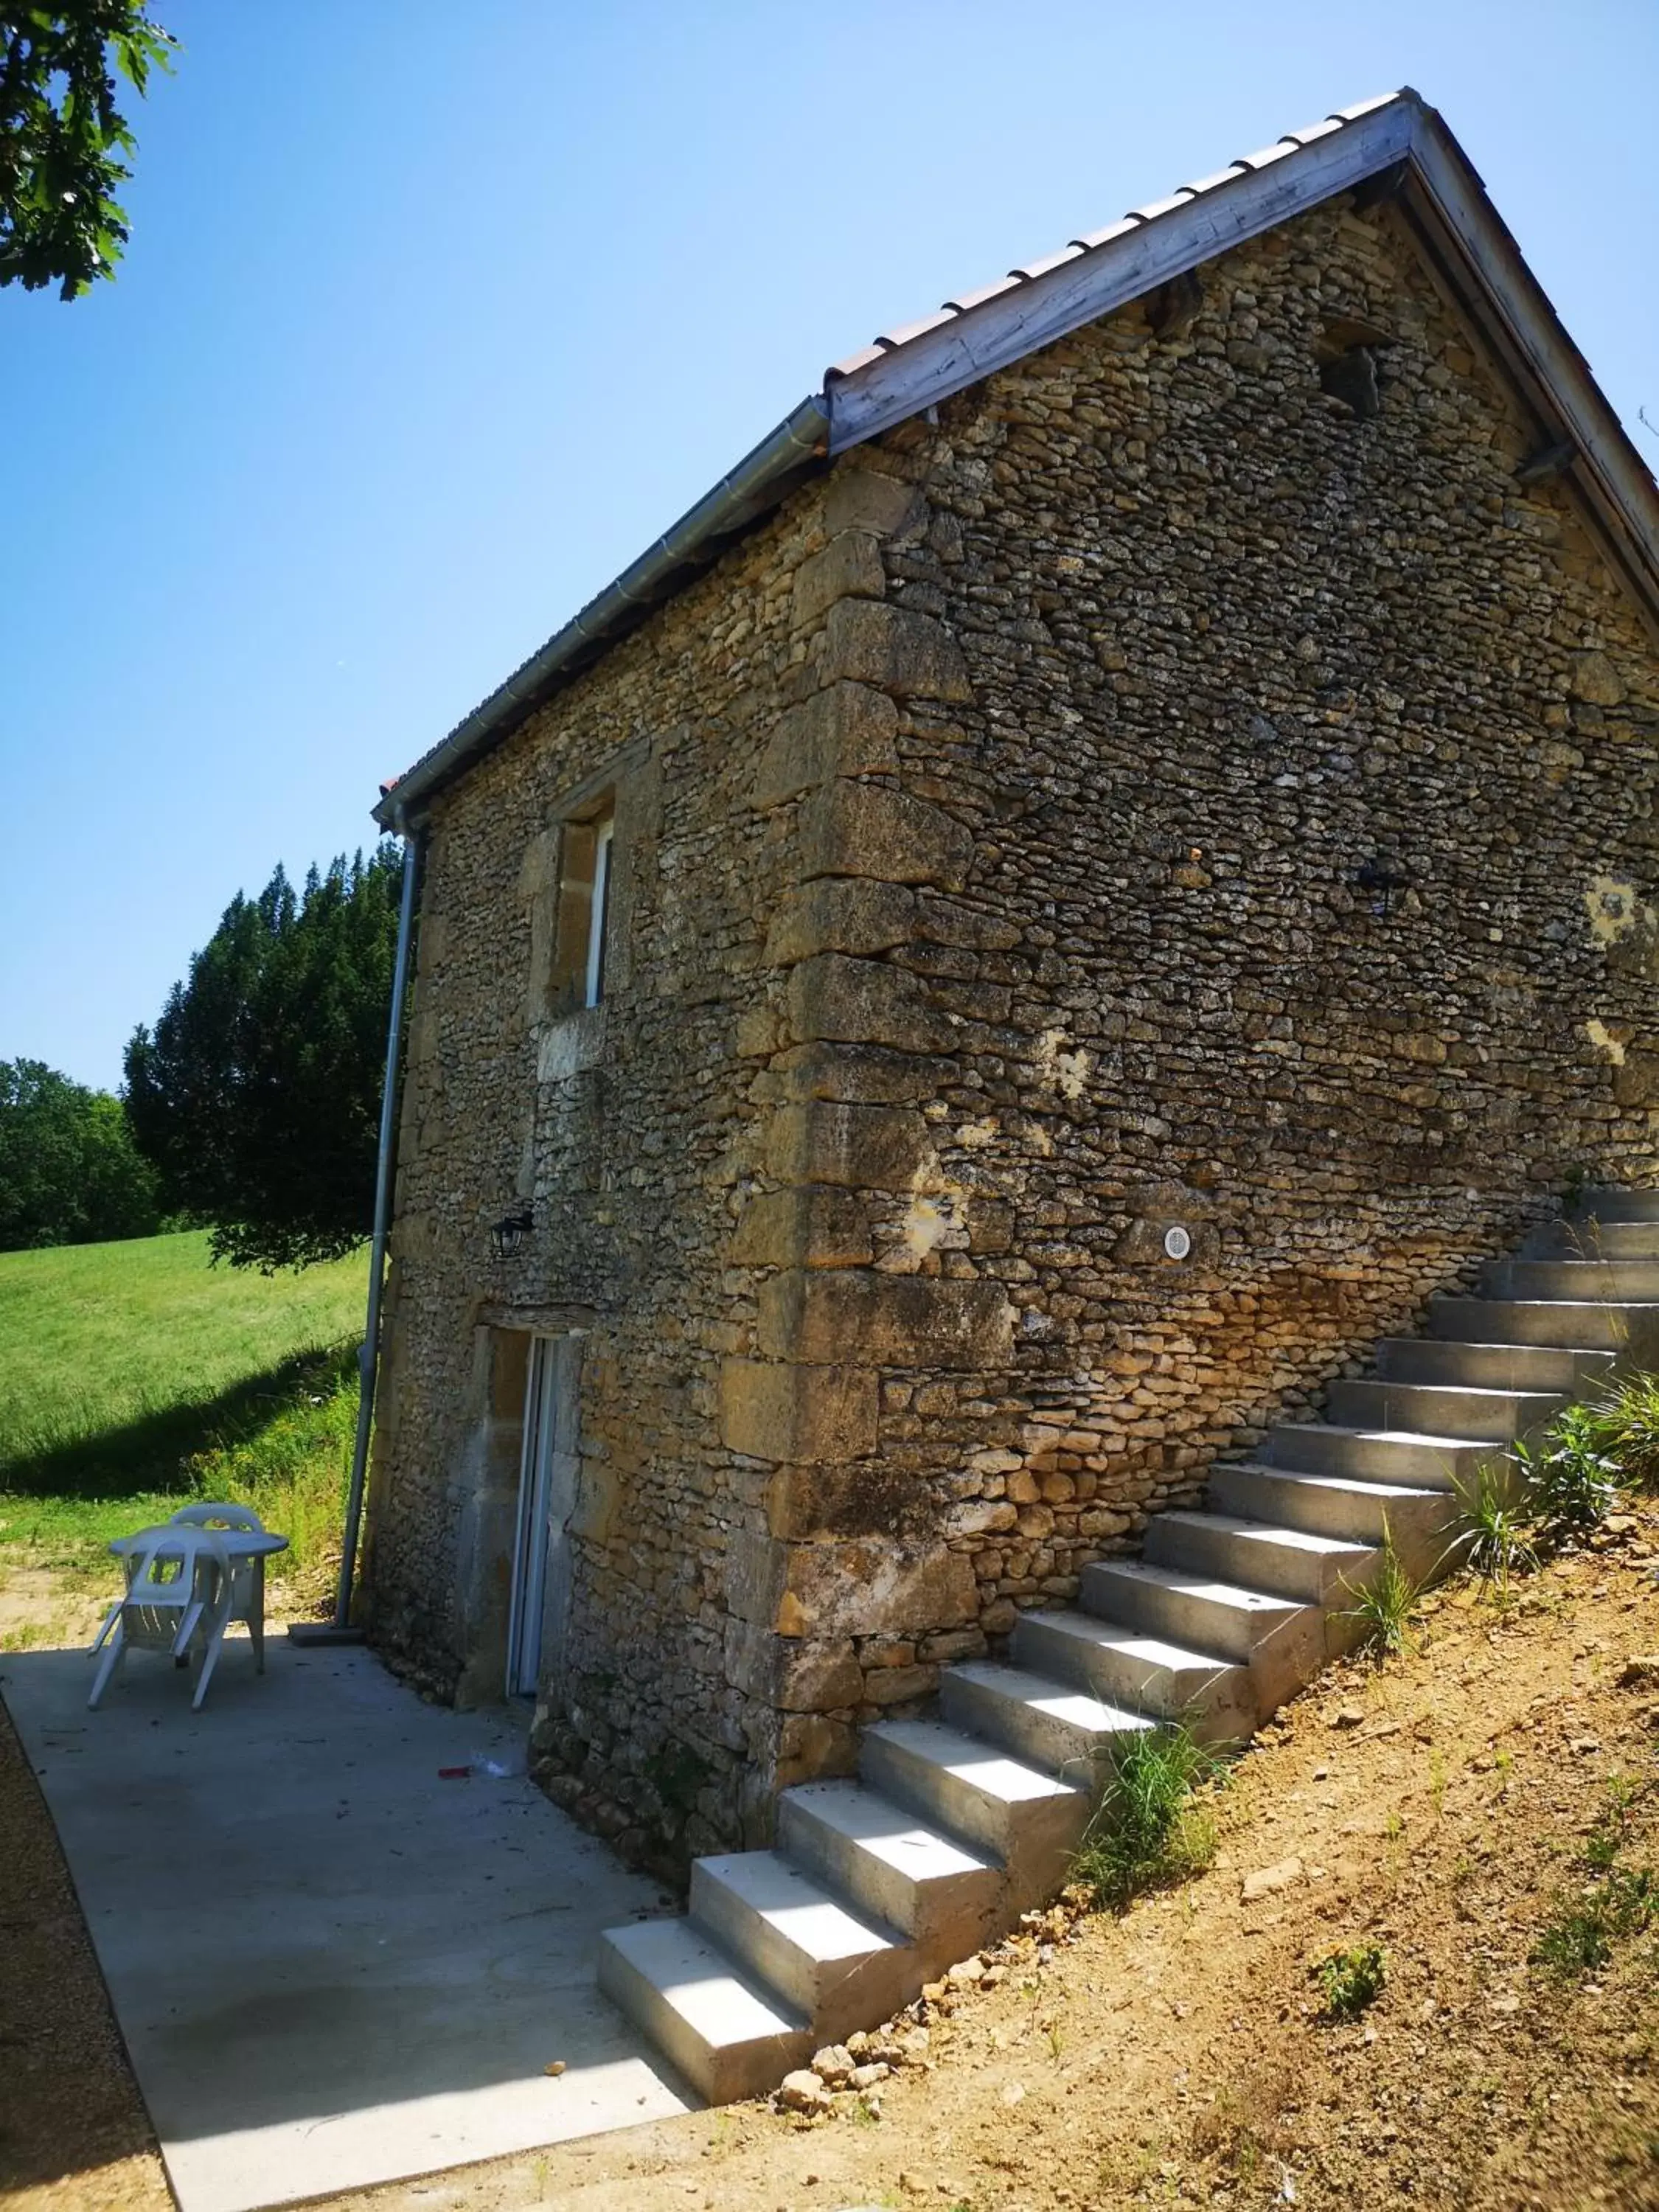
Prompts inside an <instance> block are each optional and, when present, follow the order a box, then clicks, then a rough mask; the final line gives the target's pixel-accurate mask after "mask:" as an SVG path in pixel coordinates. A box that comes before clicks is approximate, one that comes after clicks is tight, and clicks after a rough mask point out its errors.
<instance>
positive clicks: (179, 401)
mask: <svg viewBox="0 0 1659 2212" xmlns="http://www.w3.org/2000/svg"><path fill="white" fill-rule="evenodd" d="M152 4H153V5H155V7H156V9H157V12H158V13H159V14H160V15H161V18H162V20H163V21H166V22H167V24H168V25H169V27H171V28H173V30H175V31H176V32H177V33H179V36H180V37H181V38H182V39H183V40H184V42H185V53H184V55H183V57H182V58H181V59H180V61H179V67H178V72H177V75H176V76H175V77H174V78H173V79H172V80H171V81H164V82H161V83H160V84H159V85H157V86H156V88H155V90H154V92H153V93H152V95H151V98H150V100H149V102H148V104H147V106H144V107H143V108H142V109H140V110H139V111H138V112H137V116H136V118H135V119H136V122H137V130H138V133H139V153H138V160H137V174H136V177H135V179H134V182H133V184H132V185H131V188H130V191H129V193H128V204H129V209H130V212H131V218H132V224H133V233H134V235H133V243H132V245H131V248H130V250H129V252H128V256H127V258H126V260H125V264H123V267H122V270H121V273H120V276H119V280H118V283H116V284H114V285H113V286H102V287H100V288H99V289H98V290H97V292H96V293H95V294H94V295H91V296H89V297H88V298H86V299H84V300H82V301H79V302H77V303H76V304H74V305H72V306H62V305H60V304H59V303H58V301H57V299H56V296H55V295H52V294H46V293H35V294H24V293H21V292H20V291H18V290H17V289H15V288H13V289H9V290H8V291H6V292H3V293H0V406H3V419H4V421H5V422H6V425H7V436H6V440H5V464H4V473H3V478H0V482H3V487H4V489H3V507H0V514H3V522H4V526H3V528H0V635H3V649H0V773H3V784H0V790H3V794H4V796H3V811H0V823H3V837H0V945H3V946H4V948H5V951H4V956H3V959H0V1059H3V1058H11V1057H14V1056H15V1055H18V1054H28V1055H31V1056H34V1057H38V1058H40V1059H44V1060H49V1061H51V1062H52V1064H53V1065H55V1066H59V1067H62V1068H64V1070H65V1071H66V1072H67V1073H70V1074H71V1075H73V1076H75V1077H76V1078H78V1079H81V1080H82V1081H84V1082H93V1083H102V1084H111V1085H112V1084H114V1083H116V1082H117V1081H118V1079H119V1072H120V1054H121V1048H122V1045H123V1043H124V1042H125V1038H126V1036H128V1034H129V1033H130V1031H131V1029H132V1028H133V1026H134V1024H136V1023H137V1022H139V1021H141V1020H149V1019H153V1018H154V1016H155V1012H157V1010H158V1009H159V1007H160V1005H161V1000H162V998H163V996H164V994H165V993H166V990H167V986H168V985H169V983H171V982H172V981H173V979H174V978H175V977H176V976H178V975H181V974H182V973H183V972H184V970H185V966H186V964H187V963H188V960H189V957H190V954H191V951H193V950H194V949H195V948H196V947H197V945H200V944H201V943H202V942H203V941H204V939H205V938H206V937H207V936H208V935H209V934H210V932H211V930H212V928H213V927H214V925H215V923H216V921H217V918H218V916H219V914H220V913H221V911H222V908H223V907H224V906H225V904H226V903H227V902H228V900H229V898H230V897H231V896H232V895H233V894H234V892H235V891H236V890H238V889H239V888H246V889H248V890H253V889H257V888H258V886H259V885H260V884H263V883H264V880H265V878H266V877H267V876H268V875H269V873H270V869H271V867H272V866H273V865H274V864H275V863H276V861H277V860H283V861H284V862H285V863H286V864H287V865H288V866H289V868H290V870H293V871H296V872H297V871H298V870H300V869H302V868H303V867H304V866H305V865H306V863H307V861H308V860H310V859H312V858H313V857H319V858H326V857H327V856H328V855H329V854H331V853H334V852H337V851H340V850H342V849H346V848H351V847H354V846H356V845H357V844H359V843H361V842H366V841H367V840H368V838H369V837H370V836H372V835H373V829H372V824H371V823H369V821H368V807H369V805H371V804H372V802H373V800H374V796H375V792H376V787H377V785H378V783H379V781H380V778H381V777H382V776H383V775H386V774H388V773H390V772H392V771H394V770H396V769H400V768H402V767H403V766H404V765H406V764H407V763H408V762H410V760H412V759H413V758H414V757H416V755H417V754H419V753H421V752H422V751H424V750H425V749H426V748H427V746H428V745H429V744H432V743H433V742H434V741H435V739H436V738H438V737H440V736H441V735H442V734H443V732H445V731H446V730H447V729H448V728H449V727H450V726H451V725H452V724H453V723H454V722H455V721H456V720H458V719H459V717H460V716H461V715H462V714H465V712H466V711H467V710H468V709H469V708H471V707H473V706H474V705H476V704H477V702H478V700H479V699H480V698H482V697H483V696H484V694H485V693H487V692H488V691H489V690H492V689H493V688H494V687H495V684H497V683H498V682H499V681H500V680H501V678H502V677H503V676H504V675H506V674H507V671H509V670H510V669H511V668H512V667H513V666H514V665H516V664H517V663H518V662H519V661H520V659H522V658H523V657H524V656H525V654H526V653H528V652H530V651H531V650H532V648H533V647H535V646H537V645H538V644H539V643H540V642H541V641H542V640H543V639H544V638H545V637H546V636H548V635H550V633H551V632H552V631H553V630H554V629H556V628H557V627H558V626H559V625H560V623H562V621H563V620H564V619H565V618H566V617H568V615H569V614H571V613H573V612H574V611H575V609H576V608H577V607H578V606H579V605H580V604H581V603H582V602H583V601H584V600H585V599H588V598H589V597H591V596H592V593H593V592H594V591H595V590H596V589H598V588H599V586H602V585H603V584H605V582H607V581H608V580H609V579H610V578H611V576H612V575H613V574H615V573H616V572H617V569H619V568H622V567H623V565H625V563H626V562H629V560H631V559H632V558H633V557H634V556H635V554H636V553H638V552H639V551H641V550H642V549H643V547H644V545H645V544H647V542H648V541H649V540H650V539H651V538H654V537H655V536H656V535H657V534H658V533H659V532H660V531H661V530H662V529H664V528H665V526H666V525H667V524H668V523H669V522H671V520H673V519H674V518H675V517H676V516H677V515H678V513H680V512H681V511H682V510H683V509H684V507H687V506H689V505H690V502H691V501H693V500H694V499H696V497H697V496H698V495H699V494H700V493H702V491H703V490H704V489H706V488H707V486H708V484H709V483H711V482H712V481H713V480H714V478H715V477H717V476H718V475H719V474H720V473H721V472H722V471H724V470H725V469H726V467H728V466H729V465H730V464H731V463H732V461H733V460H735V459H737V458H738V456H739V455H740V454H741V453H743V452H744V451H745V450H746V449H747V448H748V447H749V446H750V445H751V444H752V443H753V442H754V441H755V440H756V439H757V437H758V436H759V435H761V434H762V433H763V431H765V430H767V429H768V428H770V427H771V425H772V424H773V422H775V421H776V420H777V419H778V417H779V416H781V415H782V414H783V413H785V411H786V410H787V409H788V408H789V407H790V406H792V405H793V404H794V403H795V401H796V400H798V399H799V398H801V397H802V396H803V395H804V394H805V392H807V391H808V390H810V389H811V388H813V387H815V386H817V383H818V381H819V380H820V378H821V375H822V372H823V368H824V366H825V364H826V363H828V362H831V361H833V360H835V359H836V358H837V357H838V356H841V355H842V354H845V353H847V352H849V351H851V350H852V349H854V347H855V346H857V345H859V344H861V343H864V342H865V341H866V339H867V338H868V337H871V336H872V334H873V333H874V332H875V331H877V330H878V329H880V328H883V327H884V326H886V325H890V324H893V323H896V322H900V321H904V320H908V319H910V318H911V317H912V316H914V315H915V314H918V313H922V312H924V311H925V310H927V309H928V308H930V307H933V306H934V305H935V304H937V302H938V301H939V300H940V299H941V298H942V297H943V296H944V295H945V294H946V293H947V292H951V291H953V290H955V289H958V288H959V287H961V286H963V285H964V284H969V283H977V282H981V281H983V280H986V279H988V278H989V277H992V276H996V275H998V274H1000V272H1001V271H1002V270H1005V269H1006V268H1007V267H1008V266H1010V264H1012V263H1013V262H1014V261H1017V260H1018V259H1021V258H1024V257H1025V256H1028V255H1030V254H1031V253H1033V252H1037V251H1040V250H1044V249H1047V248H1049V247H1051V246H1058V245H1060V244H1061V243H1062V242H1063V241H1064V240H1065V239H1066V237H1067V236H1069V235H1070V234H1072V233H1073V232H1074V231H1076V230H1078V229H1079V228H1090V227H1093V226H1095V225H1098V224H1100V223H1103V222H1107V221H1109V219H1111V218H1112V217H1114V216H1116V215H1119V214H1121V212H1122V211H1123V210H1124V209H1126V208H1127V207H1130V206H1132V205H1133V204H1136V203H1137V202H1139V201H1143V200H1146V199H1148V198H1151V197H1155V196H1157V195H1158V194H1160V193H1162V192H1164V191H1167V190H1169V189H1170V188H1171V187H1172V186H1173V185H1176V184H1179V183H1180V182H1182V180H1183V179H1186V178H1188V177H1191V176H1196V175H1201V174H1204V173H1207V172H1208V171H1211V170H1212V169H1215V168H1217V167H1220V166H1221V165H1222V164H1223V163H1224V162H1225V161H1227V160H1229V159H1231V157H1232V156H1233V155H1236V154H1239V153H1243V152H1248V151H1249V150H1250V149H1253V148H1254V147H1255V146H1258V145H1261V144H1262V143H1266V142H1267V141H1269V140H1271V139H1273V138H1274V137H1277V136H1278V135H1279V132H1280V131H1284V130H1286V129H1289V128H1291V127H1292V126H1293V125H1297V124H1301V123H1304V122H1307V121H1309V120H1311V119H1312V118H1315V117H1317V116H1319V115H1322V114H1323V113H1324V112H1327V111H1328V109H1330V108H1332V107H1334V106H1341V105H1344V104H1346V102H1348V101H1350V100H1357V99H1358V98H1361V97H1362V96H1364V95H1365V94H1370V93H1373V92H1376V91H1381V90H1384V89H1387V88H1390V87H1392V86H1395V85H1398V84H1401V83H1402V82H1409V83H1413V84H1414V85H1415V86H1416V87H1417V88H1418V89H1419V91H1420V92H1421V93H1422V94H1424V95H1425V98H1427V99H1429V100H1431V101H1433V102H1434V103H1435V104H1436V105H1437V106H1439V107H1440V108H1441V109H1442V110H1443V112H1444V113H1445V115H1446V117H1447V119H1448V120H1449V123H1450V124H1451V126H1452V128H1453V129H1454V130H1455V131H1456V132H1457V133H1458V134H1459V136H1460V137H1461V138H1462V142H1463V143H1464V145H1465V147H1466V148H1467V149H1468V152H1469V154H1470V155H1471V156H1472V158H1473V159H1474V162H1475V164H1476V166H1477V167H1478V168H1479V169H1480V171H1481V173H1482V174H1483V175H1484V177H1485V179H1486V184H1487V186H1488V188H1489V190H1490V191H1492V195H1493V197H1494V198H1495V199H1496V201H1497V203H1498V207H1499V208H1500V209H1501V210H1502V211H1503V213H1504V216H1505V217H1506V218H1507V220H1508V222H1509V223H1510V228H1512V229H1513V230H1514V232H1515V233H1516V236H1517V237H1518V239H1519V240H1520V241H1521V244H1522V249H1523V250H1524V251H1525V252H1526V253H1527V254H1528V258H1530V260H1531V262H1532V265H1533V267H1534V270H1536V271H1537V273H1538V275H1539V276H1540V277H1541V279H1542V281H1543V283H1544V285H1545V287H1546V289H1547V291H1548V292H1549V293H1550V295H1551V296H1552V297H1553V300H1554V301H1555V303H1556V306H1557V307H1558V308H1559V310H1560V312H1561V313H1562V315H1563V317H1564V319H1565V321H1566V324H1567V325H1568V327H1569V329H1571V331H1572V332H1573V334H1574V336H1575V337H1577V340H1578V342H1579V343H1580V345H1581V346H1582V347H1583V350H1584V351H1585V353H1586V354H1587V355H1588V356H1589V360H1590V362H1592V364H1593V365H1594V367H1595V369H1596V371H1597V373H1598V374H1599V375H1600V377H1601V381H1602V384H1603V386H1604V387H1605V388H1606V390H1607V392H1608V394H1609V396H1610V397H1611V398H1612V399H1613V404H1615V405H1616V406H1617V407H1618V408H1619V409H1620V411H1621V412H1622V414H1623V415H1624V416H1625V418H1626V422H1627V423H1628V424H1630V425H1631V426H1632V434H1633V435H1634V436H1635V438H1636V441H1637V442H1638V446H1639V447H1641V448H1642V450H1643V452H1644V455H1645V456H1646V457H1647V458H1649V459H1650V461H1659V441H1655V440H1654V439H1653V438H1652V437H1651V436H1650V435H1649V434H1648V432H1647V431H1645V430H1644V428H1641V427H1640V425H1639V424H1638V423H1637V420H1636V417H1637V410H1638V407H1639V406H1642V405H1644V404H1645V406H1646V408H1647V410H1648V412H1649V414H1650V416H1653V417H1654V419H1655V420H1656V421H1659V288H1656V286H1655V284H1654V283H1653V281H1652V271H1653V267H1654V263H1655V258H1656V254H1659V162H1656V161H1655V160H1654V158H1653V143H1654V142H1653V117H1654V113H1655V112H1656V109H1655V103H1656V95H1659V7H1656V6H1655V5H1654V4H1653V0H1530V4H1529V0H1502V4H1492V0H1434V4H1425V0H1392V4H1391V5H1390V6H1389V7H1388V8H1386V9H1338V8H1332V7H1331V6H1329V5H1328V0H1322V4H1317V5H1316V4H1304V0H1258V4H1255V5H1246V4H1243V0H1228V4H1216V0H1180V4H1178V5H1176V6H1173V7H1168V8H1164V9H1148V8H1146V7H1145V6H1143V5H1137V6H1133V7H1132V6H1127V5H1118V4H1104V0H1097V4H1096V5H1093V6H1085V5H1064V4H1050V5H1044V4H1042V0H1029V4H1026V5H1024V6H1018V7H1016V6H1012V5H1010V4H1008V0H996V3H995V4H990V0H951V4H946V3H945V0H887V3H886V4H885V5H876V4H869V0H841V4H839V5H838V6H836V7H835V8H833V9H824V8H820V7H810V8H809V7H807V6H805V5H801V4H799V0H796V4H793V5H781V4H762V0H750V4H744V0H706V4H705V5H703V6H702V7H700V8H696V9H690V8H686V7H684V6H683V5H670V4H666V0H605V4H604V5H598V4H592V0H590V3H589V4H586V5H581V6H577V5H574V4H572V0H466V4H465V6H464V7H460V8H458V7H456V6H455V4H454V0H443V4H438V0H228V3H227V0H152Z"/></svg>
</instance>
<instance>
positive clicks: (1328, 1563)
mask: <svg viewBox="0 0 1659 2212" xmlns="http://www.w3.org/2000/svg"><path fill="white" fill-rule="evenodd" d="M1146 1558H1147V1559H1148V1560H1149V1561H1151V1562H1152V1565H1155V1566H1161V1567H1181V1568H1186V1569H1188V1570H1189V1571H1195V1572H1197V1573H1199V1574H1207V1575H1216V1576H1218V1577H1221V1578H1222V1579H1223V1580H1225V1581H1227V1582H1235V1583H1245V1584H1246V1585H1247V1586H1249V1588H1251V1589H1263V1590H1273V1591H1275V1592H1276V1593H1277V1594H1278V1595H1279V1596H1280V1597H1288V1598H1295V1599H1297V1600H1298V1601H1300V1602H1301V1603H1302V1604H1304V1605H1327V1604H1329V1603H1330V1602H1331V1601H1332V1599H1331V1593H1332V1592H1333V1591H1336V1592H1337V1593H1338V1594H1339V1595H1338V1602H1340V1603H1344V1604H1346V1602H1347V1600H1346V1594H1345V1593H1344V1590H1343V1577H1344V1576H1346V1577H1347V1579H1348V1581H1349V1582H1350V1583H1352V1582H1356V1581H1358V1579H1359V1577H1361V1576H1362V1575H1364V1573H1365V1572H1366V1571H1368V1570H1369V1568H1370V1565H1371V1562H1372V1561H1373V1560H1374V1559H1376V1546H1375V1545H1372V1544H1352V1543H1348V1542H1346V1541H1344V1540H1343V1539H1342V1538H1341V1537H1340V1536H1318V1535H1315V1534H1311V1533H1310V1531H1309V1530H1308V1529H1305V1528H1276V1527H1275V1526H1274V1525H1273V1523H1272V1522H1267V1521H1245V1520H1242V1519H1240V1518H1239V1516H1237V1514H1231V1513H1196V1512H1190V1511H1187V1510H1179V1509H1176V1508H1174V1507H1172V1508H1170V1510H1168V1511H1166V1512H1164V1513H1155V1514H1153V1516H1152V1519H1151V1520H1150V1521H1149V1522H1147V1524H1146Z"/></svg>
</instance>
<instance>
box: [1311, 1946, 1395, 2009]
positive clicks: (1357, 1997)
mask: <svg viewBox="0 0 1659 2212" xmlns="http://www.w3.org/2000/svg"><path fill="white" fill-rule="evenodd" d="M1313 1975H1314V1979H1315V1980H1316V1982H1317V1983H1318V1984H1319V1987H1320V1992H1321V1994H1322V1996H1323V1997H1324V2000H1325V2013H1326V2016H1327V2018H1328V2019H1330V2020H1358V2017H1359V2015H1360V2014H1361V2013H1362V2012H1364V2009H1365V2008H1366V2007H1367V2006H1368V2005H1373V2004H1375V2003H1376V2000H1377V1999H1378V1997H1380V1996H1382V1994H1383V1983H1384V1982H1385V1981H1386V1980H1387V1979H1388V1976H1389V1961H1388V1954H1387V1953H1386V1952H1384V1951H1383V1950H1382V1949H1380V1948H1379V1947H1378V1946H1377V1945H1376V1944H1375V1943H1357V1944H1355V1945H1354V1947H1353V1948H1352V1949H1351V1950H1347V1951H1333V1952H1332V1953H1331V1955H1330V1957H1329V1958H1328V1959H1322V1960H1320V1962H1319V1964H1318V1965H1317V1966H1316V1967H1315V1968H1314V1969H1313Z"/></svg>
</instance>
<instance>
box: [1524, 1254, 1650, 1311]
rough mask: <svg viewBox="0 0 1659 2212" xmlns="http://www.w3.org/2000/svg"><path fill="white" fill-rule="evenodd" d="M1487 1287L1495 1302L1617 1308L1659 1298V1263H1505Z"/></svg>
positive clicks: (1543, 1261)
mask: <svg viewBox="0 0 1659 2212" xmlns="http://www.w3.org/2000/svg"><path fill="white" fill-rule="evenodd" d="M1486 1289H1487V1291H1488V1292H1489V1293H1490V1295H1491V1296H1492V1297H1495V1298H1552V1299H1553V1298H1565V1299H1567V1300H1569V1301H1573V1302H1577V1303H1579V1304H1595V1303H1596V1301H1597V1300H1601V1301H1603V1302H1607V1301H1611V1302H1612V1303H1613V1304H1627V1303H1634V1302H1638V1301H1642V1300H1650V1299H1656V1298H1659V1260H1505V1261H1501V1262H1500V1263H1499V1264H1498V1266H1497V1267H1493V1268H1492V1270H1491V1272H1490V1273H1489V1274H1488V1275H1487V1278H1486Z"/></svg>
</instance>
